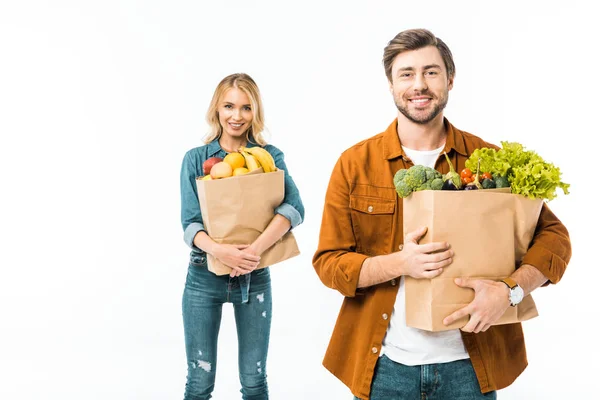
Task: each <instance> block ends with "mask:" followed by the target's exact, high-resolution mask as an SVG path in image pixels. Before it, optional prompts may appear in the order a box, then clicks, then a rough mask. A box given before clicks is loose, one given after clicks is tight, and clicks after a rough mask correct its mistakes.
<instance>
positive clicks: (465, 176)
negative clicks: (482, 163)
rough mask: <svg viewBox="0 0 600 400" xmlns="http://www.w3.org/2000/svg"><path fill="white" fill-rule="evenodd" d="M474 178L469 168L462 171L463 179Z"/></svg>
mask: <svg viewBox="0 0 600 400" xmlns="http://www.w3.org/2000/svg"><path fill="white" fill-rule="evenodd" d="M472 176H473V172H472V171H471V170H470V169H469V168H465V169H463V170H462V171H460V177H461V178H470V177H472Z"/></svg>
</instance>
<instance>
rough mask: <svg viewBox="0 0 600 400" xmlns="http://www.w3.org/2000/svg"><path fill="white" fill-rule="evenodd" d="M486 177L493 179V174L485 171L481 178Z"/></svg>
mask: <svg viewBox="0 0 600 400" xmlns="http://www.w3.org/2000/svg"><path fill="white" fill-rule="evenodd" d="M484 179H493V178H492V174H490V173H489V172H484V173H483V174H481V180H484Z"/></svg>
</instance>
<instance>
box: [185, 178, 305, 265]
mask: <svg viewBox="0 0 600 400" xmlns="http://www.w3.org/2000/svg"><path fill="white" fill-rule="evenodd" d="M253 172H254V171H253ZM196 187H197V189H198V200H199V202H200V210H201V212H202V220H203V223H204V227H205V228H206V231H207V232H208V235H209V236H210V237H211V239H212V240H214V241H215V242H217V243H229V244H251V243H252V242H253V241H254V239H256V238H257V237H258V236H259V235H260V234H261V233H262V232H263V231H264V230H265V228H266V227H267V225H268V224H269V222H271V220H272V219H273V216H274V215H275V208H276V207H277V206H279V205H280V204H281V202H282V201H283V198H284V195H285V189H284V188H285V186H284V171H283V170H277V171H275V172H269V173H262V170H261V171H260V173H248V174H245V175H239V176H232V177H229V178H224V179H215V180H206V181H204V180H202V179H200V178H198V179H196ZM299 254H300V250H299V249H298V244H297V243H296V239H295V238H294V235H293V234H292V232H291V231H290V232H288V233H286V234H285V235H283V237H282V238H281V239H280V240H279V241H277V242H276V243H275V244H274V245H273V246H271V247H270V248H269V249H267V250H266V251H265V252H264V253H263V254H261V258H260V264H259V265H258V268H264V267H267V266H271V265H274V264H277V263H279V262H281V261H284V260H287V259H288V258H291V257H294V256H297V255H299ZM207 261H208V269H209V270H210V271H212V272H213V273H214V274H216V275H226V274H229V273H230V272H231V268H229V267H227V266H225V265H223V264H222V263H221V262H219V261H218V260H217V259H215V258H214V257H213V256H211V255H210V254H207Z"/></svg>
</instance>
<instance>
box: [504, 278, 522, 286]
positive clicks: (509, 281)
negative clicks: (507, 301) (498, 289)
mask: <svg viewBox="0 0 600 400" xmlns="http://www.w3.org/2000/svg"><path fill="white" fill-rule="evenodd" d="M502 282H504V283H505V284H506V286H508V287H509V289H514V288H515V287H516V286H518V283H517V282H516V281H515V280H514V279H513V278H511V277H508V278H504V279H502Z"/></svg>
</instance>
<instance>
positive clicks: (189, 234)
mask: <svg viewBox="0 0 600 400" xmlns="http://www.w3.org/2000/svg"><path fill="white" fill-rule="evenodd" d="M200 231H204V232H206V229H204V225H203V224H201V223H200V222H192V223H191V224H189V225H188V227H187V228H185V232H183V241H184V242H185V243H186V244H187V245H188V246H190V248H192V250H196V251H199V252H202V250H200V249H199V248H197V247H196V246H195V245H194V238H195V237H196V234H197V233H198V232H200Z"/></svg>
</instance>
